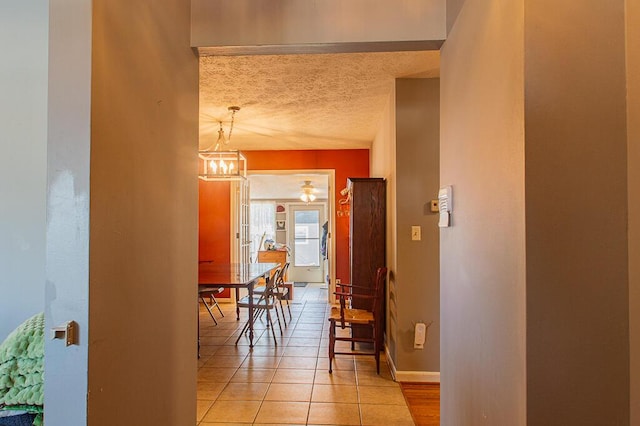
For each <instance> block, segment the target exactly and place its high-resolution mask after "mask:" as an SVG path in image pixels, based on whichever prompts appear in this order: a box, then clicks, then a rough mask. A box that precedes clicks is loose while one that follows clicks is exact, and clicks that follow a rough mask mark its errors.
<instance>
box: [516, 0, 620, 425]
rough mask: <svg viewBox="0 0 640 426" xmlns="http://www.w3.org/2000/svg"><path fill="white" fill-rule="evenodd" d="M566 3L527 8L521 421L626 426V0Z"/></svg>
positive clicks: (535, 0) (537, 1)
mask: <svg viewBox="0 0 640 426" xmlns="http://www.w3.org/2000/svg"><path fill="white" fill-rule="evenodd" d="M572 3H573V2H568V3H567V2H565V3H558V2H555V1H553V0H527V1H526V13H525V75H526V81H525V91H526V107H525V117H526V118H525V124H526V126H525V135H526V150H525V156H526V175H525V179H526V206H527V207H526V218H527V221H526V226H527V246H526V253H527V329H526V334H527V414H528V415H527V420H528V423H529V424H562V425H601V424H620V425H625V424H629V405H628V404H629V395H628V386H629V334H628V327H629V322H628V321H629V319H628V263H627V250H628V246H627V190H626V187H627V138H626V120H625V115H626V109H625V108H626V102H625V96H626V89H625V50H624V49H625V48H624V46H625V44H624V43H625V39H624V0H609V1H608V2H607V4H606V7H604V8H603V7H602V2H601V1H600V0H583V1H581V2H580V7H576V5H575V4H572ZM550 10H553V13H551V14H550V13H549V11H550ZM567 22H571V25H567ZM585 64H588V66H585ZM603 76H606V78H603ZM600 206H606V210H605V211H603V210H601V208H600ZM607 213H611V214H607ZM594 371H602V372H603V373H604V374H599V375H598V379H597V382H598V385H597V386H593V383H594V381H593V373H594ZM550 384H553V386H550ZM595 401H597V403H595Z"/></svg>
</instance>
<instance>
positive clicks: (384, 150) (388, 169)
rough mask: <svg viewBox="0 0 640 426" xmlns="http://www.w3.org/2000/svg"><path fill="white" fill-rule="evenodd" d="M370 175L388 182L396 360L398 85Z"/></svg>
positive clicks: (389, 337)
mask: <svg viewBox="0 0 640 426" xmlns="http://www.w3.org/2000/svg"><path fill="white" fill-rule="evenodd" d="M369 170H370V174H371V176H373V177H383V178H385V179H386V180H387V210H386V211H387V223H386V232H387V241H386V243H387V250H386V256H387V268H388V269H389V278H388V280H387V306H386V310H387V312H386V313H387V330H386V345H387V350H388V351H389V354H390V355H391V358H392V359H393V360H395V359H396V358H397V355H396V347H397V339H398V337H397V329H398V326H397V324H398V299H397V291H396V279H395V271H396V269H397V261H398V258H397V255H396V252H397V237H396V235H397V230H396V228H397V227H396V209H395V206H396V92H395V85H394V86H393V89H392V92H391V94H390V95H389V101H388V103H387V106H386V108H385V111H384V113H383V114H382V118H381V120H380V126H379V128H378V133H377V134H376V137H375V139H374V140H373V143H372V145H371V151H370V166H369Z"/></svg>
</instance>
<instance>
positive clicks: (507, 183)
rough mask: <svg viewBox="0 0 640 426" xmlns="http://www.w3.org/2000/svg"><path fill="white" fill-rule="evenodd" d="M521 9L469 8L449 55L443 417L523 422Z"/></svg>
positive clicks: (444, 100)
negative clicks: (448, 219)
mask: <svg viewBox="0 0 640 426" xmlns="http://www.w3.org/2000/svg"><path fill="white" fill-rule="evenodd" d="M523 19H524V2H523V1H522V0H520V1H501V0H478V1H467V2H466V3H465V4H464V7H463V8H462V9H461V11H460V14H459V16H458V19H457V22H456V23H455V25H454V26H453V29H452V31H451V33H450V34H449V37H448V39H447V41H446V42H445V43H444V46H443V49H442V51H441V72H440V81H441V88H440V97H441V98H440V99H441V103H440V105H441V110H440V114H441V120H440V125H441V127H440V135H441V143H440V184H441V185H452V187H453V214H452V221H453V226H452V227H450V228H446V229H442V230H441V232H440V265H441V266H440V282H441V286H440V292H441V298H440V302H441V306H440V310H441V342H440V345H441V351H440V353H441V362H440V365H441V369H440V374H441V419H442V424H444V425H479V424H487V425H524V424H526V375H525V357H526V352H525V351H526V342H525V324H526V323H525V321H526V313H525V227H524V221H525V211H524V208H525V202H524V201H525V200H524V195H525V194H524V56H523V50H522V49H523V45H524V30H523Z"/></svg>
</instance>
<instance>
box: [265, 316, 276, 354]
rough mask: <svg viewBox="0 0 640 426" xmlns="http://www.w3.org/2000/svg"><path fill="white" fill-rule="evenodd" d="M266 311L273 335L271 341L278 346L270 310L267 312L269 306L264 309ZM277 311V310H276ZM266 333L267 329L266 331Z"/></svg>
mask: <svg viewBox="0 0 640 426" xmlns="http://www.w3.org/2000/svg"><path fill="white" fill-rule="evenodd" d="M265 311H267V323H268V324H271V335H272V336H273V343H274V344H275V345H276V346H278V341H277V340H276V332H275V330H274V329H273V321H272V320H271V312H269V308H267V309H265ZM276 313H277V311H276ZM267 333H268V331H267Z"/></svg>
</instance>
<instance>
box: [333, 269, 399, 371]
mask: <svg viewBox="0 0 640 426" xmlns="http://www.w3.org/2000/svg"><path fill="white" fill-rule="evenodd" d="M386 277H387V268H378V270H377V271H376V278H375V283H374V286H373V287H367V286H358V285H354V284H338V286H339V287H340V288H339V291H336V292H335V293H334V294H335V295H336V296H337V297H338V301H339V303H340V306H334V307H332V308H331V313H330V314H329V322H330V324H329V373H331V372H332V364H333V359H334V358H335V356H336V355H371V356H373V357H375V359H376V370H377V372H378V374H380V351H381V350H382V348H381V347H380V343H381V342H382V333H383V331H384V323H383V318H384V312H383V311H384V309H383V308H384V282H385V279H386ZM354 289H357V290H358V291H362V292H363V293H362V294H360V293H354V292H353V290H354ZM353 299H363V300H369V301H370V302H371V305H370V306H371V310H366V309H353V308H352V307H351V301H352V300H353ZM338 325H339V326H340V328H342V329H344V328H350V329H351V333H350V336H346V337H345V336H340V337H338V336H336V327H337V326H338ZM354 326H356V327H370V328H371V337H354V336H353V327H354ZM336 342H351V351H350V352H337V351H336V349H335V345H336ZM356 342H358V343H373V351H367V350H364V349H363V350H359V351H356V350H355V343H356Z"/></svg>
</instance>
